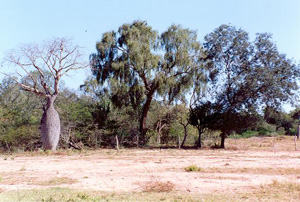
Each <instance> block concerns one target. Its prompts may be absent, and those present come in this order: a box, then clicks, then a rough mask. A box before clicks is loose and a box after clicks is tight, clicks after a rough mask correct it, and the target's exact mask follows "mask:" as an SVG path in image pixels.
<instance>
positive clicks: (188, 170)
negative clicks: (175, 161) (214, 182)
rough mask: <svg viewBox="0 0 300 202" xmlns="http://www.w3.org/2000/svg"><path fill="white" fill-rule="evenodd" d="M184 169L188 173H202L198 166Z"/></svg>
mask: <svg viewBox="0 0 300 202" xmlns="http://www.w3.org/2000/svg"><path fill="white" fill-rule="evenodd" d="M184 169H185V171H187V172H197V171H200V170H201V168H200V167H198V166H196V165H190V166H188V167H185V168H184Z"/></svg>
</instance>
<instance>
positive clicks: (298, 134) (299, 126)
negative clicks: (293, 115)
mask: <svg viewBox="0 0 300 202" xmlns="http://www.w3.org/2000/svg"><path fill="white" fill-rule="evenodd" d="M299 138H300V122H299V123H298V128H297V139H299Z"/></svg>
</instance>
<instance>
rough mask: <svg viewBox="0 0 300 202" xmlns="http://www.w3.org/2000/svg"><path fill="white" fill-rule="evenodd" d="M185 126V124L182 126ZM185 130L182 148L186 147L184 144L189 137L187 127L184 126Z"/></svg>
mask: <svg viewBox="0 0 300 202" xmlns="http://www.w3.org/2000/svg"><path fill="white" fill-rule="evenodd" d="M182 125H183V124H182ZM183 128H184V136H183V140H182V142H181V146H180V147H181V148H182V147H184V143H185V141H186V138H187V136H188V133H187V125H183Z"/></svg>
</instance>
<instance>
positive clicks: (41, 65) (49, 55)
mask: <svg viewBox="0 0 300 202" xmlns="http://www.w3.org/2000/svg"><path fill="white" fill-rule="evenodd" d="M4 62H5V64H8V65H9V67H10V68H18V69H21V70H22V71H23V72H22V73H19V72H17V73H16V74H14V75H13V74H6V75H7V76H10V77H11V78H13V79H14V81H15V83H16V84H17V85H19V86H20V87H21V88H22V89H23V90H25V91H28V92H32V93H34V94H35V95H37V96H41V97H43V98H45V99H46V102H47V104H46V106H45V107H44V113H43V116H42V120H41V134H42V143H43V147H44V148H45V149H51V150H55V149H56V147H57V144H58V141H59V135H60V119H59V115H58V113H57V111H56V110H55V108H54V101H55V99H56V98H57V96H58V94H59V83H60V80H61V78H62V76H64V75H66V74H67V73H68V72H69V71H71V70H76V69H81V68H84V67H87V65H86V64H85V63H84V62H83V60H82V53H81V52H80V50H79V47H78V46H74V45H73V44H72V43H71V41H70V40H67V39H65V38H56V39H53V40H51V41H47V42H45V43H43V44H27V45H22V46H20V47H19V48H17V49H15V50H12V51H11V52H10V53H8V54H7V56H6V58H5V61H4ZM51 86H52V87H51Z"/></svg>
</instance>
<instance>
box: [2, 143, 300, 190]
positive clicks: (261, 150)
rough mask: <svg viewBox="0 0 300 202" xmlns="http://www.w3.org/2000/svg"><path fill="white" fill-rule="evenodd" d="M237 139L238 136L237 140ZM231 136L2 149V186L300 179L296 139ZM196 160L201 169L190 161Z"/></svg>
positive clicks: (205, 184)
mask: <svg viewBox="0 0 300 202" xmlns="http://www.w3.org/2000/svg"><path fill="white" fill-rule="evenodd" d="M237 141H238V142H237ZM237 141H236V140H228V141H227V146H228V149H227V150H211V149H203V150H175V149H170V150H159V149H157V150H125V149H124V150H120V151H119V152H117V151H115V150H96V151H83V152H81V153H74V152H73V153H70V152H68V151H58V152H54V153H52V154H50V155H46V154H41V152H33V153H22V154H13V155H2V156H1V159H0V162H1V164H0V176H1V178H2V179H1V182H0V190H1V192H5V191H9V190H21V189H39V188H47V187H57V186H59V187H67V188H72V189H79V190H86V189H88V190H99V191H114V192H119V191H120V192H121V191H122V192H139V191H143V190H144V189H145V187H146V186H147V184H149V183H151V182H170V183H171V184H173V185H174V189H173V191H177V192H186V193H213V192H215V191H218V192H228V191H229V192H234V191H239V190H245V189H249V188H251V187H257V186H260V185H264V184H270V183H272V182H273V181H278V182H293V183H300V151H295V145H294V142H293V139H292V138H290V137H283V138H282V139H280V138H256V139H255V138H251V139H246V140H237ZM191 165H197V166H198V168H200V170H199V171H197V172H187V171H186V170H185V168H186V167H188V166H191Z"/></svg>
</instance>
